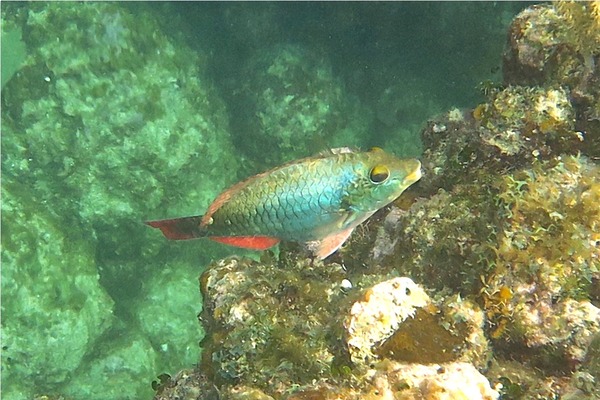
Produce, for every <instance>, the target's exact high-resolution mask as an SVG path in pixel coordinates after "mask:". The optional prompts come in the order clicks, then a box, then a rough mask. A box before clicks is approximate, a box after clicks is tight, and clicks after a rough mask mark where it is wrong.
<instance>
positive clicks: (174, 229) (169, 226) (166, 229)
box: [145, 215, 206, 240]
mask: <svg viewBox="0 0 600 400" xmlns="http://www.w3.org/2000/svg"><path fill="white" fill-rule="evenodd" d="M201 220H202V216H201V215H196V216H194V217H183V218H173V219H161V220H158V221H147V222H145V224H146V225H149V226H151V227H153V228H158V229H160V230H161V232H162V233H163V235H165V237H166V238H167V239H170V240H187V239H195V238H197V237H202V236H206V235H205V234H204V232H203V229H202V228H201V227H200V221H201Z"/></svg>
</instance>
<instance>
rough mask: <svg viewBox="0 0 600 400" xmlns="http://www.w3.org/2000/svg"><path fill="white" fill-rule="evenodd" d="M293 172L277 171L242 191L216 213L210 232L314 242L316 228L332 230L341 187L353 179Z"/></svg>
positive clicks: (337, 212) (341, 175)
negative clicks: (329, 227)
mask: <svg viewBox="0 0 600 400" xmlns="http://www.w3.org/2000/svg"><path fill="white" fill-rule="evenodd" d="M294 169H297V168H290V169H288V170H285V172H284V171H279V172H278V173H275V174H273V175H272V176H269V177H268V178H263V179H262V180H260V181H258V182H256V183H255V184H253V185H249V186H248V187H246V188H244V189H242V190H241V191H240V192H239V193H238V194H237V195H236V196H234V197H233V198H232V199H231V200H230V201H229V202H227V203H226V204H224V205H223V206H222V207H221V208H220V209H219V210H217V211H216V212H215V214H214V215H213V218H214V220H215V223H214V224H213V226H212V227H211V231H212V232H214V234H216V235H233V236H246V235H267V236H274V237H279V238H281V239H287V240H303V241H306V240H314V239H317V236H315V231H316V230H317V229H318V228H322V227H327V226H331V225H332V224H333V223H334V222H335V221H337V220H338V219H339V218H340V214H339V210H340V204H341V200H342V196H343V193H344V187H345V185H347V184H348V183H349V181H351V180H352V175H351V174H348V173H343V172H342V173H339V174H337V175H336V174H325V173H320V174H317V175H318V176H305V175H304V176H303V175H302V174H301V173H300V171H294ZM227 220H229V221H230V223H227V222H226V221H227Z"/></svg>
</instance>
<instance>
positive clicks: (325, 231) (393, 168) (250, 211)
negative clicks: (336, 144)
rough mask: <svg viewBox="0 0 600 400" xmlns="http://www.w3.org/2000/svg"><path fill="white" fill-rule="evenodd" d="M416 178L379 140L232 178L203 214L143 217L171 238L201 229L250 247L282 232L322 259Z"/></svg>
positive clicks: (410, 162)
mask: <svg viewBox="0 0 600 400" xmlns="http://www.w3.org/2000/svg"><path fill="white" fill-rule="evenodd" d="M420 178H421V163H420V162H419V160H417V159H399V158H396V157H395V156H393V155H391V154H388V153H386V152H385V151H383V150H382V149H380V148H373V149H371V150H369V151H363V152H355V151H352V150H350V149H348V148H339V149H332V150H330V151H328V152H327V153H323V154H320V155H318V156H314V157H308V158H303V159H300V160H297V161H292V162H290V163H287V164H284V165H282V166H280V167H277V168H274V169H271V170H269V171H267V172H263V173H261V174H258V175H255V176H252V177H250V178H248V179H246V180H244V181H242V182H239V183H237V184H235V185H233V186H232V187H230V188H229V189H227V190H225V191H224V192H222V193H221V194H220V195H219V196H217V198H216V199H215V200H214V201H213V203H212V204H211V205H210V206H209V207H208V210H207V211H206V213H205V214H204V215H196V216H191V217H183V218H174V219H163V220H158V221H148V222H146V224H148V225H150V226H151V227H154V228H158V229H160V230H161V231H162V233H163V234H164V236H165V237H167V238H168V239H172V240H186V239H194V238H201V237H207V238H209V239H212V240H215V241H217V242H221V243H225V244H228V245H232V246H237V247H243V248H248V249H255V250H265V249H268V248H270V247H272V246H275V245H276V244H277V243H279V242H280V241H281V240H286V241H294V242H301V243H305V244H306V246H307V248H308V249H309V250H311V251H312V252H313V254H314V255H315V257H317V258H319V259H323V258H325V257H327V256H329V255H330V254H332V253H333V252H335V251H336V250H337V249H338V248H339V247H340V246H341V245H342V244H343V243H344V242H345V241H346V239H348V237H349V236H350V234H351V233H352V231H353V230H354V228H356V227H357V226H358V225H359V224H360V223H362V222H363V221H365V220H366V219H368V218H369V217H370V216H371V215H373V213H375V211H377V210H379V209H380V208H382V207H384V206H386V205H387V204H389V203H391V202H392V201H394V200H395V199H396V198H398V197H399V196H400V195H401V194H402V192H404V190H405V189H406V188H408V187H409V186H410V185H412V184H413V183H415V182H416V181H418V180H419V179H420Z"/></svg>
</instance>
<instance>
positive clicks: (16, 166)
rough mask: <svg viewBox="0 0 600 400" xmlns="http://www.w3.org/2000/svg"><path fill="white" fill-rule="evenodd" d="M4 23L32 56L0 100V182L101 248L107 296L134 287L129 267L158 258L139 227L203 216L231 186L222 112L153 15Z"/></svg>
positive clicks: (99, 11) (72, 15) (65, 14)
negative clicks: (25, 193) (155, 220)
mask: <svg viewBox="0 0 600 400" xmlns="http://www.w3.org/2000/svg"><path fill="white" fill-rule="evenodd" d="M4 18H7V19H10V20H11V21H13V23H14V24H16V25H17V26H20V27H22V31H23V41H24V43H25V44H26V46H27V49H28V50H27V51H28V54H27V59H26V61H25V63H24V66H23V67H22V68H21V70H20V72H19V74H18V76H16V77H14V78H13V79H12V80H11V81H10V82H9V83H8V84H7V85H6V87H5V88H4V89H3V96H2V102H3V107H2V121H3V129H4V135H3V146H2V171H3V177H4V178H5V179H6V180H7V181H11V180H19V181H22V182H24V183H25V184H27V185H28V186H29V187H30V188H31V196H32V197H33V198H36V199H38V201H39V203H40V204H44V205H46V204H51V205H52V208H53V210H54V211H55V212H56V213H57V214H59V215H62V216H64V218H65V226H69V227H71V226H76V227H80V228H79V229H81V231H82V235H85V236H86V237H87V238H88V240H90V241H94V242H97V243H98V248H101V249H103V250H104V251H101V252H98V254H97V257H98V259H99V260H98V261H100V262H101V263H102V264H103V268H102V272H103V273H102V279H103V282H105V283H106V284H107V286H108V289H109V291H112V290H118V289H113V288H114V287H118V286H120V285H122V284H123V282H129V283H130V287H135V286H136V285H139V283H138V281H139V279H138V274H139V272H140V271H139V270H137V269H138V268H139V267H136V270H132V269H131V268H129V267H127V265H128V264H131V262H139V259H140V256H142V257H144V258H147V259H150V258H152V257H153V256H156V254H157V253H158V252H159V251H160V249H161V247H163V246H162V243H163V242H161V241H160V238H158V237H156V236H155V235H153V233H151V232H149V231H148V230H147V229H144V226H143V225H142V224H140V223H139V222H140V221H142V220H144V219H147V218H148V217H151V216H152V215H156V214H158V212H160V214H161V215H163V214H164V213H167V214H171V215H176V214H184V213H185V212H186V210H187V212H196V211H197V210H198V208H201V207H202V205H203V204H208V203H209V201H210V200H211V197H212V196H214V193H215V192H218V190H219V189H221V188H222V185H226V184H227V183H228V182H227V180H228V179H230V182H233V181H235V179H236V176H235V172H236V168H237V167H236V162H235V159H234V157H228V156H227V154H228V151H231V149H232V145H231V143H230V141H229V134H228V131H227V120H226V116H225V114H224V108H223V104H222V103H221V102H220V101H219V98H218V96H216V95H215V93H214V92H213V89H212V87H211V85H210V84H209V83H208V82H205V81H204V80H203V79H202V78H201V75H200V74H199V73H198V72H199V70H198V66H197V65H198V64H199V59H198V57H197V56H196V55H191V54H190V53H191V52H190V51H187V50H186V48H185V47H180V46H179V45H176V44H174V43H173V42H172V41H171V40H170V39H169V38H168V37H166V36H164V35H162V34H155V30H156V29H155V28H156V27H157V25H158V24H157V22H156V21H155V19H154V17H153V16H152V15H150V14H149V13H147V12H141V13H139V14H136V15H134V14H133V13H132V12H131V11H129V10H128V9H125V8H123V7H120V6H119V5H116V4H109V3H105V4H97V5H91V4H89V5H84V6H82V7H78V6H75V4H67V3H64V4H59V3H51V4H45V3H38V4H31V5H30V6H28V7H25V8H18V9H17V10H16V12H14V13H6V15H5V16H4ZM140 18H141V19H143V20H144V23H140V21H139V20H140ZM138 24H139V25H138ZM134 26H135V29H134ZM139 27H141V28H139ZM82 49H85V50H86V51H83V50H82ZM188 50H189V49H188ZM17 132H18V133H19V134H17ZM21 133H22V134H21ZM207 164H208V165H211V169H207V168H205V166H206V165H207ZM225 169H226V170H227V171H230V172H232V173H231V174H229V177H220V178H219V180H218V181H217V180H215V179H212V178H213V176H214V175H213V173H214V171H215V170H225ZM199 181H202V185H199V184H198V182H199ZM158 210H160V211H158ZM115 226H119V227H120V229H117V230H115V229H113V227H115ZM140 248H142V249H144V251H143V252H141V254H140V251H139V249H140ZM147 265H148V266H149V265H151V264H150V263H148V264H147ZM111 294H114V293H112V292H111Z"/></svg>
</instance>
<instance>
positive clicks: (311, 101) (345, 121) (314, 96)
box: [232, 45, 367, 165]
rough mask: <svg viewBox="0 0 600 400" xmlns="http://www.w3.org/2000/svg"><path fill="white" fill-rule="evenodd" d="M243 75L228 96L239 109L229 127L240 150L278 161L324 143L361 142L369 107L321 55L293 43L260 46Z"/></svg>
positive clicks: (271, 163)
mask: <svg viewBox="0 0 600 400" xmlns="http://www.w3.org/2000/svg"><path fill="white" fill-rule="evenodd" d="M243 76H244V77H245V81H244V82H242V83H241V88H242V89H240V90H238V92H239V93H238V94H237V95H236V96H235V97H234V98H233V99H232V101H233V102H234V104H236V106H235V108H236V109H239V110H240V112H239V113H238V115H236V116H235V118H234V119H233V121H232V126H233V131H234V133H235V134H236V137H237V141H238V142H239V145H240V146H239V148H240V151H241V152H243V153H245V154H248V155H251V156H252V157H253V158H256V159H259V160H262V161H263V162H266V163H267V165H277V164H280V163H282V162H284V161H285V160H290V159H295V158H300V157H303V156H306V154H311V153H312V154H314V153H317V152H319V151H321V150H322V149H323V148H325V147H326V146H329V147H339V146H345V145H346V144H347V143H354V144H356V145H360V144H361V140H360V138H361V137H364V136H365V135H364V133H365V132H366V131H367V126H366V125H365V121H367V118H366V117H365V114H366V113H367V110H362V109H360V105H359V103H358V101H357V99H355V98H353V97H352V96H350V95H349V94H348V93H346V92H345V90H344V88H343V86H342V84H341V82H340V81H339V80H337V79H336V78H335V77H334V75H333V73H332V69H331V66H330V65H329V64H328V62H327V61H326V59H324V58H323V57H322V56H320V55H319V54H314V53H312V52H311V51H310V50H308V49H306V48H303V47H301V46H292V45H286V46H281V45H280V46H275V47H274V48H270V49H266V50H265V49H261V51H259V52H258V53H257V54H256V55H255V56H254V57H253V58H252V59H250V60H249V61H248V65H246V67H245V72H244V74H243ZM239 125H243V126H239Z"/></svg>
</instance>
